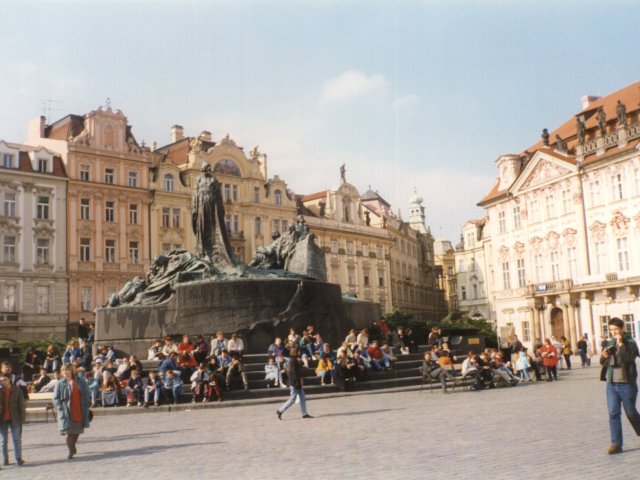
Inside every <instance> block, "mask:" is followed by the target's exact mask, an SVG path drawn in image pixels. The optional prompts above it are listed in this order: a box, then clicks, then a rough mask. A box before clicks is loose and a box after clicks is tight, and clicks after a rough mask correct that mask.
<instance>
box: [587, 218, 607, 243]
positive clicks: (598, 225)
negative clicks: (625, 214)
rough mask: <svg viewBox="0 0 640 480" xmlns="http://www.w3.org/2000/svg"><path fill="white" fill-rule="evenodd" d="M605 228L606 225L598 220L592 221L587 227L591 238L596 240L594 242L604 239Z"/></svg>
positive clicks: (605, 234)
mask: <svg viewBox="0 0 640 480" xmlns="http://www.w3.org/2000/svg"><path fill="white" fill-rule="evenodd" d="M606 228H607V225H606V224H604V223H602V222H599V221H598V220H596V221H595V222H593V223H592V224H591V226H590V227H589V231H590V232H591V236H592V238H593V239H594V240H595V241H596V242H601V241H604V239H605V238H606V236H607V232H606Z"/></svg>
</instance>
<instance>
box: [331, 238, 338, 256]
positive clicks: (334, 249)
mask: <svg viewBox="0 0 640 480" xmlns="http://www.w3.org/2000/svg"><path fill="white" fill-rule="evenodd" d="M331 253H338V240H335V239H331Z"/></svg>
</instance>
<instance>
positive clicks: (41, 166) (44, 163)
mask: <svg viewBox="0 0 640 480" xmlns="http://www.w3.org/2000/svg"><path fill="white" fill-rule="evenodd" d="M48 166H49V161H48V160H46V159H44V158H39V159H38V171H39V172H42V173H46V172H48V171H49V169H48V168H47V167H48Z"/></svg>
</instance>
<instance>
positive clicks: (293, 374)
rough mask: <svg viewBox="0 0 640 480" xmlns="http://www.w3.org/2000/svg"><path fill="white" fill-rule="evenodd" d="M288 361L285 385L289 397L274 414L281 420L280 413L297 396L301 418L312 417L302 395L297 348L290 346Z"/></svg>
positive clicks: (302, 381)
mask: <svg viewBox="0 0 640 480" xmlns="http://www.w3.org/2000/svg"><path fill="white" fill-rule="evenodd" d="M289 357H290V358H289V361H288V362H287V386H288V387H289V390H290V392H291V395H290V396H289V399H288V400H287V401H286V402H285V403H284V404H283V405H282V406H281V407H280V408H279V409H278V410H276V415H277V416H278V418H279V419H280V420H282V414H283V413H284V412H285V411H286V410H287V408H289V407H290V406H291V405H293V403H294V402H295V401H296V398H297V397H300V411H301V412H302V418H313V417H312V416H311V415H309V414H308V413H307V401H306V400H305V397H304V390H303V389H302V387H303V386H304V379H303V378H302V372H301V371H300V370H301V366H300V361H299V360H298V349H297V348H296V347H291V351H290V353H289Z"/></svg>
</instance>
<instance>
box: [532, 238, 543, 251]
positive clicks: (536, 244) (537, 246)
mask: <svg viewBox="0 0 640 480" xmlns="http://www.w3.org/2000/svg"><path fill="white" fill-rule="evenodd" d="M529 245H531V251H532V252H533V253H535V254H538V253H540V252H542V239H541V238H540V237H538V236H535V237H533V238H532V239H530V240H529Z"/></svg>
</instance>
